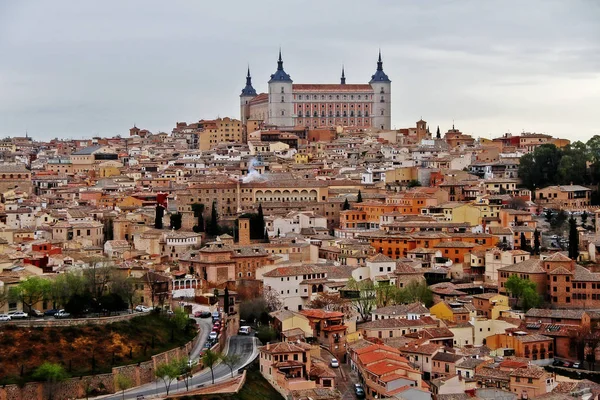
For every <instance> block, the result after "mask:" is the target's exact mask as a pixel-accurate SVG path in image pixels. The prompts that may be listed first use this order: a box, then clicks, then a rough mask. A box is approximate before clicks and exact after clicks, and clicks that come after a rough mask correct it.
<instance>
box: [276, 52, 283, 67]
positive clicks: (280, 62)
mask: <svg viewBox="0 0 600 400" xmlns="http://www.w3.org/2000/svg"><path fill="white" fill-rule="evenodd" d="M277 71H283V59H282V58H281V47H280V48H279V60H277Z"/></svg>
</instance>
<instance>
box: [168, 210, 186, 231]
mask: <svg viewBox="0 0 600 400" xmlns="http://www.w3.org/2000/svg"><path fill="white" fill-rule="evenodd" d="M182 217H183V216H182V215H181V213H179V212H177V213H175V214H171V215H170V217H169V219H170V222H171V226H170V228H171V229H173V230H176V231H178V230H180V229H181V219H182Z"/></svg>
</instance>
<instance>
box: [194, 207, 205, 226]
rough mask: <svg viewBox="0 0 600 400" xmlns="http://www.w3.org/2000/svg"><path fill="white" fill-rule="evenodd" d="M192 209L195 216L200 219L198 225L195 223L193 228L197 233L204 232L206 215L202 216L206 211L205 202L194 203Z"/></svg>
mask: <svg viewBox="0 0 600 400" xmlns="http://www.w3.org/2000/svg"><path fill="white" fill-rule="evenodd" d="M192 211H193V212H194V217H195V218H197V219H198V221H197V223H196V225H194V227H193V228H192V230H193V231H194V232H196V233H199V232H204V217H203V216H202V214H203V213H204V204H201V203H194V204H192Z"/></svg>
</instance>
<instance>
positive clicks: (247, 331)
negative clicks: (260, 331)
mask: <svg viewBox="0 0 600 400" xmlns="http://www.w3.org/2000/svg"><path fill="white" fill-rule="evenodd" d="M251 332H252V328H251V327H249V326H240V329H239V330H238V335H249V334H250V333H251Z"/></svg>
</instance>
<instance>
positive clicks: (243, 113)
mask: <svg viewBox="0 0 600 400" xmlns="http://www.w3.org/2000/svg"><path fill="white" fill-rule="evenodd" d="M255 97H256V90H254V88H253V87H252V77H251V76H250V67H248V75H246V86H245V87H244V88H243V89H242V94H240V119H241V121H242V125H243V124H245V123H246V121H247V120H248V117H249V116H250V115H249V114H250V113H249V111H250V106H249V105H248V103H250V100H252V99H253V98H255Z"/></svg>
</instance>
